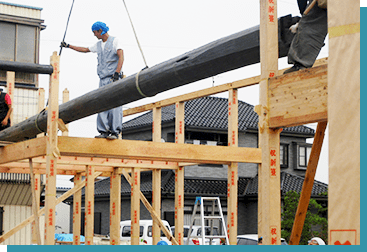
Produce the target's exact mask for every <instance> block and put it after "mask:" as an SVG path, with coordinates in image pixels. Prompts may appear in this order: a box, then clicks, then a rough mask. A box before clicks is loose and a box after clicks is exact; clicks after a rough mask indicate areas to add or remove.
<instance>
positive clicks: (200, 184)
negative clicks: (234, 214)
mask: <svg viewBox="0 0 367 252" xmlns="http://www.w3.org/2000/svg"><path fill="white" fill-rule="evenodd" d="M303 181H304V178H303V177H300V176H297V175H293V174H290V173H287V172H281V191H282V195H285V194H286V193H287V192H289V191H296V192H301V191H302V184H303ZM140 188H141V191H142V192H143V193H145V194H148V193H149V194H150V193H151V191H152V173H151V172H150V171H148V172H142V173H141V182H140ZM161 188H162V194H173V193H174V191H175V174H174V172H173V171H171V170H164V171H162V184H161ZM327 188H328V186H327V184H324V183H322V182H319V181H316V180H315V182H314V185H313V190H312V196H319V195H320V194H321V193H325V192H327ZM257 190H258V177H257V176H255V177H253V178H244V177H240V178H239V179H238V195H239V196H256V195H257ZM184 191H185V195H191V196H213V195H216V196H226V195H227V179H212V178H210V179H209V178H208V179H203V178H185V180H184ZM109 193H110V179H109V178H107V179H104V180H101V181H98V182H96V183H95V196H96V197H109ZM83 194H84V192H83ZM121 195H130V185H129V184H128V182H127V181H126V179H125V178H124V176H122V181H121Z"/></svg>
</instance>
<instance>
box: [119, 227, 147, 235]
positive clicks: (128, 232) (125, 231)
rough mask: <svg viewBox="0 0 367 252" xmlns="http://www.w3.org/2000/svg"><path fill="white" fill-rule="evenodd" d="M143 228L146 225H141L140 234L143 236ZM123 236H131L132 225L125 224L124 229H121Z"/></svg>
mask: <svg viewBox="0 0 367 252" xmlns="http://www.w3.org/2000/svg"><path fill="white" fill-rule="evenodd" d="M143 230H144V227H143V226H140V230H139V232H140V234H139V237H142V236H143ZM121 236H122V237H130V236H131V226H124V227H123V228H122V231H121Z"/></svg>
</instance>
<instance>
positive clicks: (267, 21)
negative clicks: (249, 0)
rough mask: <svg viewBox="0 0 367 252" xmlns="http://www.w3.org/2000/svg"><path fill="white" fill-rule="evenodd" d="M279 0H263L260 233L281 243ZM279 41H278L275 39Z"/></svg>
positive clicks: (267, 241)
mask: <svg viewBox="0 0 367 252" xmlns="http://www.w3.org/2000/svg"><path fill="white" fill-rule="evenodd" d="M276 17H277V1H276V0H274V1H268V0H261V1H260V50H261V52H260V61H261V81H260V110H258V111H257V112H259V146H260V149H261V151H262V163H261V165H259V173H258V175H259V182H258V183H259V187H258V188H259V202H258V235H259V236H262V237H263V244H264V245H280V232H281V226H280V211H281V204H280V203H281V202H280V165H279V134H280V131H278V130H271V129H270V128H269V113H268V111H269V110H270V108H269V106H268V104H269V100H268V97H269V96H268V92H269V90H268V78H271V77H274V76H277V75H278V43H276V41H277V40H278V29H277V27H278V25H277V22H278V20H277V19H276ZM274 41H275V42H274Z"/></svg>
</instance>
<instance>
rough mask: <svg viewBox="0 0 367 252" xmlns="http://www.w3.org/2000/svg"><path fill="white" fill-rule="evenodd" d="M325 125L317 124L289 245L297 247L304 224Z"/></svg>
mask: <svg viewBox="0 0 367 252" xmlns="http://www.w3.org/2000/svg"><path fill="white" fill-rule="evenodd" d="M326 125H327V122H321V123H318V124H317V129H316V134H315V137H314V141H313V144H312V150H311V154H310V159H309V161H308V165H307V170H306V174H305V179H304V181H303V185H302V192H301V197H300V199H299V202H298V207H297V212H296V216H295V219H294V223H293V227H292V233H291V237H290V239H289V244H290V245H298V244H299V241H300V239H301V235H302V230H303V224H304V222H305V218H306V214H307V209H308V205H309V203H310V198H311V193H312V187H313V184H314V180H315V175H316V169H317V165H318V163H319V158H320V153H321V147H322V143H323V141H324V135H325V130H326Z"/></svg>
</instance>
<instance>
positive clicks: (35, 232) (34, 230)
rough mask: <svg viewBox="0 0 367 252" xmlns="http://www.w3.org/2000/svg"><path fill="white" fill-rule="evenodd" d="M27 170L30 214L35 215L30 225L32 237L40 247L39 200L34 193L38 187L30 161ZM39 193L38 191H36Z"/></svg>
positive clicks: (30, 160)
mask: <svg viewBox="0 0 367 252" xmlns="http://www.w3.org/2000/svg"><path fill="white" fill-rule="evenodd" d="M29 168H30V173H29V174H30V176H31V187H32V213H33V214H34V215H35V218H34V225H33V223H32V225H33V226H32V236H34V237H35V240H36V242H37V243H36V244H37V245H42V243H41V233H40V224H39V216H38V214H37V213H38V209H39V200H37V195H36V193H37V191H36V187H38V185H37V184H36V178H35V175H34V173H33V164H32V159H31V158H30V159H29ZM38 193H39V191H38Z"/></svg>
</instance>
